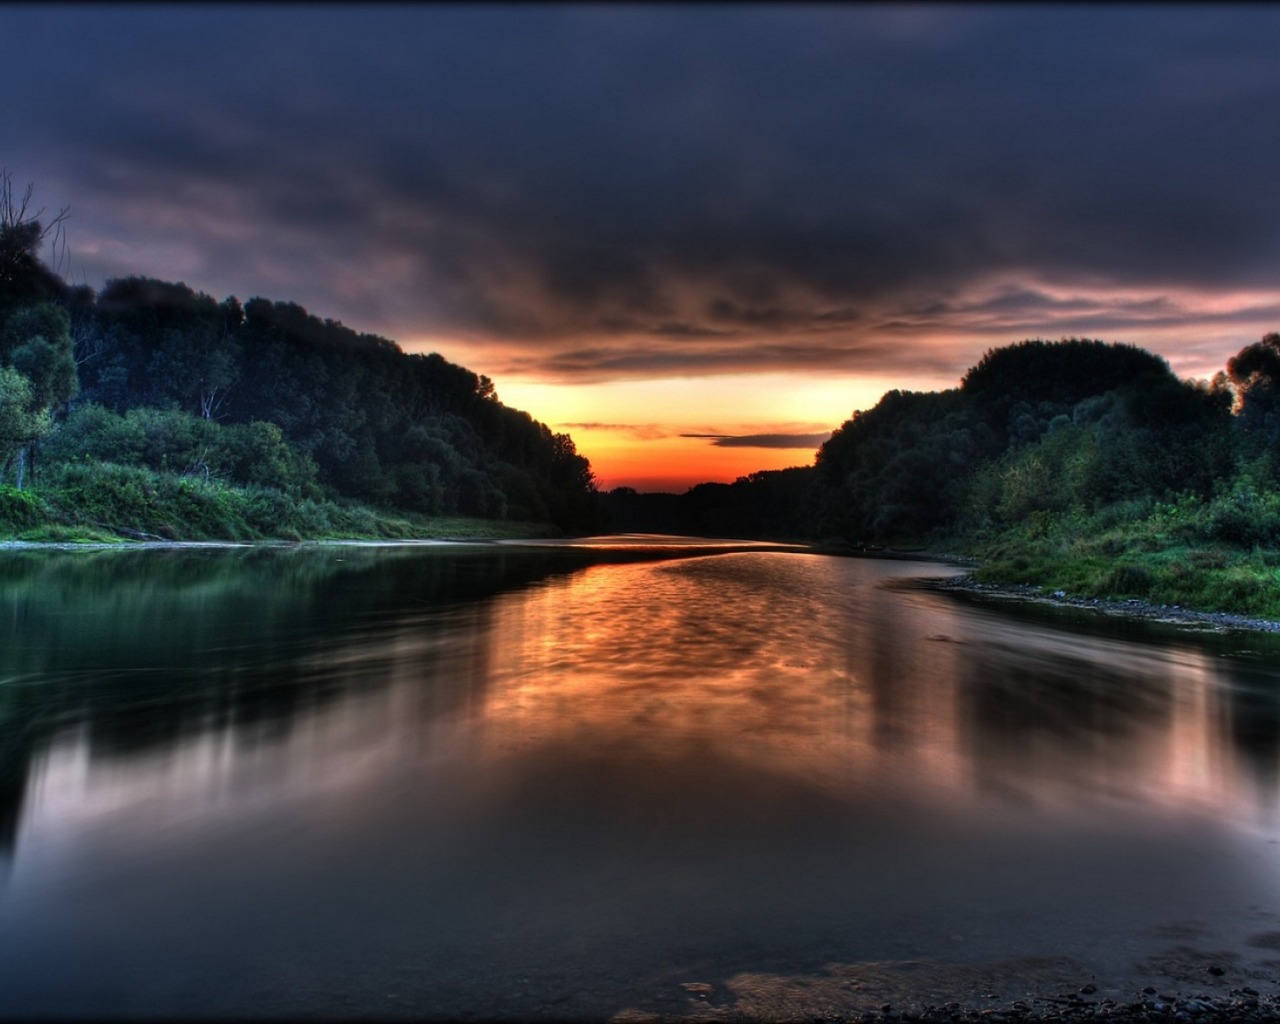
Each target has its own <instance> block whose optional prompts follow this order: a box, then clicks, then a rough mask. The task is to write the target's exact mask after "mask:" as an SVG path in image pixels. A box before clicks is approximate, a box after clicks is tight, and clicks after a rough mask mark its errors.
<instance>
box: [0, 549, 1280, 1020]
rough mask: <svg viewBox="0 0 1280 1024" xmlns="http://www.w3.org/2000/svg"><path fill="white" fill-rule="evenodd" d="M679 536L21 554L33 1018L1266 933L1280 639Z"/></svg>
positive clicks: (17, 920)
mask: <svg viewBox="0 0 1280 1024" xmlns="http://www.w3.org/2000/svg"><path fill="white" fill-rule="evenodd" d="M655 547H656V546H654V545H635V544H614V545H612V546H610V545H604V546H602V547H600V548H597V549H593V550H586V551H584V550H582V549H578V550H570V551H565V550H560V549H554V548H549V549H543V550H522V549H516V548H506V547H499V546H491V547H489V548H485V549H476V550H453V549H438V550H437V549H432V550H423V549H394V548H390V549H380V550H377V551H361V550H359V549H340V548H335V549H327V550H324V549H322V550H309V551H306V550H304V551H254V552H236V553H231V552H203V553H200V552H181V553H173V554H171V555H157V554H156V553H153V552H148V553H144V554H142V555H141V556H140V557H133V556H122V555H120V553H107V554H105V555H104V556H102V557H97V556H92V557H88V558H86V557H84V556H78V557H66V558H62V557H49V556H40V557H33V558H29V559H25V560H20V559H15V560H14V561H12V562H7V563H4V565H3V568H0V615H2V616H3V617H4V621H5V622H7V623H8V625H7V626H6V632H5V635H4V639H5V640H6V643H5V645H4V647H3V649H2V653H0V702H3V703H0V722H2V724H3V727H4V729H5V733H6V737H7V738H9V739H11V740H12V742H6V744H5V747H4V751H5V753H4V775H3V778H4V781H5V788H4V793H3V794H2V796H3V798H4V799H7V800H8V801H9V802H8V804H7V806H8V828H9V837H10V839H9V841H10V843H11V844H12V850H11V856H10V865H9V874H8V877H7V880H6V881H5V883H4V888H3V891H2V892H0V990H2V991H4V992H5V993H6V999H7V1000H8V1002H7V1007H9V1009H7V1010H6V1012H9V1013H14V1014H17V1015H25V1014H27V1013H31V1012H48V1013H55V1014H73V1015H74V1014H84V1013H88V1014H91V1015H93V1016H102V1015H108V1016H109V1015H124V1016H131V1015H140V1014H146V1015H151V1014H158V1013H176V1014H179V1015H183V1016H186V1015H190V1014H191V1013H192V1012H193V1011H194V1010H196V1009H198V1010H199V1011H200V1012H210V1013H243V1012H253V1013H255V1014H258V1015H267V1016H296V1015H298V1014H300V1013H302V1014H312V1013H319V1014H323V1015H328V1016H332V1015H338V1016H342V1015H347V1014H349V1013H361V1014H367V1013H370V1012H376V1013H378V1014H379V1015H385V1014H386V1012H387V1011H388V1010H396V1009H403V1011H404V1012H406V1013H410V1014H415V1015H421V1014H423V1013H425V1012H430V1013H435V1014H438V1015H440V1016H445V1017H456V1016H458V1015H460V1014H461V1013H463V1012H466V1011H470V1012H475V1013H478V1014H480V1015H481V1016H485V1017H494V1016H508V1017H516V1018H522V1019H523V1018H527V1017H528V1016H530V1015H531V1014H532V1013H535V1012H536V1013H539V1014H542V1013H547V1014H553V1015H556V1016H564V1015H568V1016H601V1015H605V1016H607V1015H608V1014H609V1013H612V1012H615V1011H617V1010H618V1009H620V1008H622V1007H624V1006H629V1005H639V1006H650V1007H655V1006H659V1007H660V1002H659V1003H655V1002H654V1000H655V999H657V998H658V996H656V995H655V993H656V992H661V991H667V990H668V989H670V988H671V986H672V985H673V980H672V979H675V978H678V979H679V980H694V978H693V976H692V975H691V974H689V973H688V972H691V971H694V970H698V971H702V972H703V973H704V974H705V973H706V972H712V973H715V972H719V973H720V975H728V974H729V973H730V972H733V971H782V970H785V971H794V970H799V969H808V970H812V969H816V967H817V966H819V965H821V964H822V963H825V962H828V961H841V962H846V961H850V960H858V959H864V960H865V959H885V958H889V957H895V956H918V957H928V958H939V957H944V956H945V957H949V958H951V959H955V958H957V957H959V958H961V959H966V958H967V959H970V960H981V959H984V958H994V957H1001V956H1007V955H1009V954H1010V952H1011V951H1016V952H1018V953H1027V952H1041V953H1044V954H1046V955H1049V954H1054V955H1056V954H1062V955H1068V956H1074V957H1078V958H1080V959H1081V960H1082V961H1085V962H1087V963H1089V964H1090V965H1091V967H1092V968H1096V969H1097V970H1099V971H1104V970H1107V969H1116V970H1124V969H1127V967H1128V966H1129V965H1130V964H1131V963H1132V961H1133V960H1134V958H1135V957H1137V956H1138V955H1139V953H1149V952H1151V951H1152V950H1154V949H1155V948H1156V946H1158V944H1159V943H1158V941H1157V939H1158V936H1159V934H1163V933H1160V932H1159V929H1160V928H1166V929H1167V928H1168V927H1169V922H1170V920H1174V921H1181V922H1185V921H1187V920H1193V919H1194V920H1196V921H1199V922H1202V924H1203V928H1204V929H1205V938H1204V941H1206V942H1208V941H1210V939H1212V941H1217V942H1239V941H1241V939H1242V936H1243V935H1244V934H1246V933H1248V932H1249V931H1250V929H1252V931H1253V932H1261V931H1265V930H1266V929H1267V928H1268V927H1274V925H1268V923H1267V922H1268V921H1269V920H1270V918H1268V917H1267V915H1268V914H1271V913H1272V910H1271V909H1270V908H1275V909H1277V910H1280V906H1277V904H1276V895H1277V894H1276V889H1275V885H1274V880H1273V876H1274V856H1273V854H1272V852H1271V851H1272V850H1273V849H1274V847H1272V846H1271V845H1270V841H1271V840H1272V839H1273V838H1274V835H1273V826H1274V820H1275V809H1276V786H1277V757H1278V752H1280V706H1278V699H1277V696H1276V695H1277V693H1278V692H1280V690H1278V689H1277V687H1276V683H1277V672H1276V670H1275V669H1274V668H1273V667H1272V665H1273V662H1272V661H1271V660H1270V659H1269V657H1268V655H1267V652H1266V651H1263V652H1262V653H1261V654H1254V655H1250V656H1238V655H1230V656H1228V648H1227V647H1224V646H1222V645H1221V643H1230V641H1229V640H1228V641H1222V642H1221V643H1220V642H1219V641H1215V640H1213V639H1206V640H1204V641H1193V640H1192V639H1188V638H1182V639H1180V640H1178V641H1177V642H1172V643H1171V642H1155V640H1154V639H1153V637H1152V636H1151V635H1150V634H1147V633H1143V632H1142V631H1141V630H1139V631H1138V632H1137V633H1136V634H1135V635H1133V636H1130V637H1124V636H1122V635H1118V634H1117V632H1116V630H1115V629H1114V628H1112V627H1107V628H1102V629H1099V630H1095V631H1094V634H1093V635H1089V634H1088V633H1086V632H1082V631H1081V630H1080V629H1072V630H1066V629H1063V628H1060V627H1059V626H1057V625H1055V624H1053V623H1047V622H1036V621H1019V620H1015V619H1011V618H1009V617H1007V616H1003V615H999V614H995V613H992V612H990V611H987V610H984V609H982V608H979V607H972V606H967V605H964V604H960V603H955V602H952V601H950V600H948V599H947V598H946V597H945V596H943V595H940V594H936V593H931V592H928V591H924V590H919V589H912V588H910V587H904V586H902V585H900V584H901V583H902V582H903V581H906V580H909V579H910V578H911V577H913V576H918V575H921V574H929V573H932V574H937V573H941V572H945V571H947V570H945V569H942V568H941V567H937V566H932V567H930V566H921V565H912V564H909V563H876V562H870V561H862V560H847V559H836V558H829V557H822V556H814V555H807V554H797V553H779V552H771V551H725V552H722V553H717V554H714V555H706V554H705V553H699V554H698V555H697V556H695V557H669V555H670V552H669V551H666V552H663V551H656V552H655V550H654V549H655ZM642 549H643V550H642ZM1252 643H1253V646H1254V647H1255V648H1258V647H1260V646H1262V645H1264V644H1265V643H1266V641H1263V640H1258V641H1256V642H1252ZM1215 644H1218V646H1215ZM1083 893H1087V894H1089V898H1088V899H1086V900H1082V899H1081V894H1083ZM1046 922H1052V926H1051V927H1050V926H1047V925H1046ZM1180 927H1182V925H1180ZM1197 927H1200V926H1199V925H1198V926H1197ZM1242 955H1254V956H1255V957H1256V956H1257V955H1261V954H1257V953H1256V952H1255V954H1242ZM1241 964H1242V969H1244V967H1245V966H1247V964H1246V963H1245V961H1243V960H1242V961H1241ZM55 965H56V966H55ZM1259 969H1261V968H1259ZM388 993H391V995H390V996H389V995H388Z"/></svg>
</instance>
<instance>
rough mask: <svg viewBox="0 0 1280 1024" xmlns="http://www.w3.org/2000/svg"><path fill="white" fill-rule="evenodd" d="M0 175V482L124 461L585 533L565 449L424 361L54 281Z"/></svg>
mask: <svg viewBox="0 0 1280 1024" xmlns="http://www.w3.org/2000/svg"><path fill="white" fill-rule="evenodd" d="M0 184H3V185H4V193H3V195H0V484H6V483H7V484H16V485H17V486H18V487H22V486H23V485H24V483H25V484H29V483H30V482H32V480H33V479H34V480H35V481H36V482H39V481H40V479H41V477H42V476H52V475H56V474H58V473H60V472H63V473H65V471H66V469H67V467H81V468H82V467H83V466H84V465H85V464H91V465H106V464H110V465H114V466H128V467H140V468H144V469H146V470H150V471H165V472H169V473H177V474H184V475H188V476H193V477H198V478H204V479H208V480H220V481H224V482H226V483H228V484H232V485H237V486H240V485H243V486H256V487H269V488H276V489H279V490H280V491H282V492H284V493H285V494H288V495H290V496H293V497H296V498H299V499H303V498H311V499H319V498H350V499H355V500H358V501H360V502H364V503H368V504H371V505H375V506H384V507H389V508H400V509H406V510H410V511H414V512H419V513H424V514H427V515H437V516H438V515H462V516H474V517H483V518H491V519H511V520H521V521H527V522H538V523H550V524H554V525H555V526H557V527H559V528H560V529H561V530H564V531H568V532H590V531H592V530H595V529H598V528H599V527H600V526H601V523H602V519H601V510H600V506H599V503H598V497H597V494H596V489H595V486H594V483H593V478H592V474H591V468H590V465H589V463H588V461H587V459H586V458H584V457H583V456H581V455H579V454H578V452H577V451H576V449H575V447H574V443H573V440H572V439H571V438H570V437H569V436H568V435H566V434H557V433H553V432H552V431H551V430H549V429H548V428H547V427H546V426H545V425H544V424H542V423H539V422H537V421H535V420H534V419H532V418H531V417H530V416H529V415H528V414H526V413H524V412H520V411H518V410H516V409H512V408H509V407H507V406H505V405H503V404H502V402H500V401H499V400H498V397H497V395H496V393H495V391H494V387H493V384H492V383H491V382H490V381H489V380H488V378H486V377H484V376H480V375H477V374H475V373H473V372H471V371H470V370H467V369H464V368H463V367H461V366H457V365H455V364H453V363H450V362H448V361H447V360H445V359H444V358H442V357H441V356H439V355H435V354H431V355H418V354H408V353H406V352H404V351H402V350H401V349H400V348H399V347H398V346H397V345H396V344H395V343H393V342H391V341H389V340H387V339H385V338H380V337H376V336H374V335H370V334H362V333H358V332H356V331H354V330H352V329H350V328H348V327H345V326H343V325H342V324H341V323H338V322H335V321H333V320H322V319H320V318H318V317H315V316H313V315H311V314H309V313H308V312H307V311H306V310H305V309H303V308H302V307H300V306H297V305H295V304H293V303H289V302H272V301H269V300H267V299H263V298H254V299H251V300H250V301H248V302H247V303H245V304H244V305H243V306H242V305H241V303H240V302H239V301H237V299H235V298H234V297H232V298H227V299H224V300H222V301H218V300H216V299H214V298H212V297H210V296H208V295H205V294H202V293H199V292H196V291H193V290H192V289H191V288H189V287H187V286H186V285H185V284H174V283H169V282H165V281H157V280H151V279H146V278H138V277H130V278H125V279H120V280H113V281H109V282H108V283H107V285H106V286H105V287H104V288H103V289H102V291H101V292H99V293H96V294H95V293H94V292H93V291H92V290H91V289H89V288H85V287H79V288H74V287H69V286H68V285H67V284H66V283H65V282H64V281H63V280H62V279H61V278H60V277H59V276H58V275H57V274H55V273H53V271H52V270H50V269H49V268H48V267H47V266H46V265H45V264H43V263H42V262H41V261H40V260H39V259H38V257H37V250H38V249H39V247H40V244H41V241H42V240H43V239H44V236H45V235H46V234H47V233H48V232H47V229H45V228H42V227H41V225H40V223H39V221H38V220H36V219H35V218H34V217H31V216H28V215H27V213H26V209H25V204H24V203H17V202H15V200H14V196H13V193H12V190H11V188H10V183H9V180H8V178H7V177H5V178H4V180H3V182H0Z"/></svg>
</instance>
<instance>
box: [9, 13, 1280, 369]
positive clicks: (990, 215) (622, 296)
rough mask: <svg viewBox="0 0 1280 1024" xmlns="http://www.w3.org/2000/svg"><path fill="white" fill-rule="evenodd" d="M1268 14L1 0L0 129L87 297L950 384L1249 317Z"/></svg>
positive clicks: (1266, 249) (1271, 27)
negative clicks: (141, 283)
mask: <svg viewBox="0 0 1280 1024" xmlns="http://www.w3.org/2000/svg"><path fill="white" fill-rule="evenodd" d="M1278 35H1280V9H1277V8H1269V7H1266V6H1261V7H1254V8H1245V7H1227V8H1211V7H1207V6H1206V7H1197V6H1192V7H1186V8H1179V7H1172V8H1168V9H1164V8H1158V7H1155V8H1153V7H1141V6H1139V7H1120V8H1115V9H1112V8H1102V7H1094V6H1085V7H1083V9H1080V10H1076V9H1068V8H1065V7H1063V8H1058V7H1053V6H1047V7H1039V6H1034V5H1033V6H1014V7H1009V8H1000V7H995V8H974V7H955V8H948V7H912V8H908V9H907V10H905V11H897V10H893V9H889V8H883V7H878V6H868V7H860V6H856V5H855V6H852V7H848V8H845V7H840V6H834V7H826V6H817V7H800V8H778V7H773V6H771V5H762V6H757V5H744V6H740V7H739V6H734V5H729V6H725V7H718V6H710V7H707V6H695V7H690V8H682V7H679V6H675V7H671V6H665V5H660V6H656V7H652V8H646V7H622V8H609V7H600V8H597V7H593V6H581V7H579V6H576V5H568V6H546V7H543V6H537V5H535V6H531V7H529V8H508V7H502V8H492V7H485V6H480V7H478V8H474V9H473V8H462V7H454V6H440V7H436V6H432V5H426V6H421V7H418V6H414V5H409V6H406V7H394V6H392V7H375V8H372V9H369V8H360V9H359V10H357V9H356V8H349V7H345V6H342V5H333V6H329V5H320V6H312V7H305V6H304V7H296V8H289V7H272V6H266V7H262V8H258V7H254V6H237V5H232V6H230V7H227V8H217V7H201V6H196V7H192V8H184V7H166V6H157V7H151V6H147V5H142V6H137V7H117V6H109V7H105V8H92V7H81V6H76V5H72V6H65V7H63V6H59V5H52V6H47V7H37V6H19V7H15V8H13V9H12V10H10V11H7V12H6V36H7V38H9V39H10V40H11V41H13V42H14V45H13V46H12V47H11V48H10V49H11V53H10V54H9V55H8V57H7V59H6V61H5V63H4V65H3V66H0V88H3V89H5V91H6V94H7V95H10V96H16V95H22V96H23V97H24V101H23V102H22V103H12V104H7V105H5V107H4V108H3V109H2V110H0V137H3V138H4V139H5V140H6V156H5V159H6V161H7V166H9V167H10V169H11V170H13V171H15V173H16V175H17V177H18V179H19V180H20V181H23V180H25V179H26V178H28V177H30V178H31V179H33V180H35V181H37V183H38V185H39V190H40V197H41V198H42V199H43V200H44V201H45V202H47V204H48V205H50V206H51V207H55V208H56V207H59V206H61V205H63V204H64V203H65V204H70V205H71V207H72V216H73V220H72V222H71V224H70V225H69V227H70V229H71V231H70V238H69V241H70V244H71V248H72V260H73V267H75V266H77V265H79V266H81V267H83V272H84V274H85V275H86V277H87V278H90V279H92V281H93V283H100V280H101V279H102V278H104V277H107V276H117V275H120V274H125V273H150V274H152V275H154V276H159V277H165V278H171V277H174V276H182V277H183V278H185V279H186V281H187V283H188V284H190V285H192V286H193V287H196V288H198V289H201V290H204V291H207V292H210V293H211V294H215V295H217V296H221V295H224V294H229V293H235V294H237V295H239V296H240V297H241V298H247V297H249V296H251V295H253V294H266V295H267V296H268V297H270V298H278V299H291V300H295V301H298V302H301V303H302V304H303V305H305V306H307V307H308V308H310V309H312V310H313V311H314V312H317V313H318V314H319V315H322V316H331V317H334V318H336V319H341V320H343V321H344V322H346V323H349V324H351V325H353V326H356V327H358V328H360V329H363V330H369V331H373V332H376V333H379V334H383V335H386V336H389V337H393V338H401V339H402V338H406V337H417V336H431V337H449V338H455V339H459V340H460V341H463V342H475V343H476V344H477V345H483V346H485V347H484V351H485V352H486V358H488V353H490V352H493V353H495V355H496V357H497V359H496V362H495V363H494V365H492V366H484V367H481V369H483V370H484V372H486V373H507V372H510V373H537V374H539V375H541V376H544V377H554V378H558V379H564V380H582V381H589V380H602V379H611V378H617V377H628V376H630V377H639V376H644V375H664V374H671V373H682V374H704V373H724V372H739V371H741V372H749V371H764V370H775V369H783V368H790V369H795V370H798V371H804V372H815V371H818V372H828V371H829V372H847V373H866V372H881V373H886V374H889V373H893V374H907V373H915V372H926V373H948V374H950V373H955V372H958V371H959V370H961V369H963V367H964V366H965V365H968V364H969V363H971V362H972V359H973V356H974V354H975V352H979V351H980V350H981V349H982V348H984V347H988V346H989V345H990V344H993V343H1005V342H1008V341H1013V340H1017V338H1019V337H1023V336H1031V335H1041V336H1050V337H1053V336H1059V335H1060V334H1064V333H1074V334H1082V333H1087V334H1102V335H1114V334H1116V333H1121V332H1143V331H1147V332H1160V331H1166V330H1174V329H1178V330H1182V331H1184V332H1187V331H1191V330H1193V329H1194V327H1195V325H1197V324H1200V323H1208V324H1211V325H1216V326H1217V327H1218V328H1221V329H1222V330H1224V331H1225V330H1228V329H1231V330H1234V331H1235V332H1236V334H1237V335H1238V334H1246V336H1247V335H1248V333H1253V332H1256V331H1257V329H1258V327H1259V324H1260V322H1262V321H1266V320H1268V319H1269V320H1271V321H1272V322H1274V321H1275V319H1277V315H1276V310H1277V306H1280V295H1278V294H1277V289H1276V285H1275V282H1276V281H1277V280H1280V244H1278V243H1277V241H1276V240H1277V239H1280V200H1277V198H1276V196H1277V193H1276V190H1275V189H1274V183H1273V182H1272V180H1271V178H1272V172H1271V168H1273V167H1274V166H1275V164H1276V163H1277V161H1278V160H1280V136H1277V134H1276V133H1275V132H1273V131H1271V130H1270V125H1271V123H1272V121H1273V111H1274V110H1275V109H1276V108H1277V106H1280V77H1277V76H1276V75H1275V74H1274V40H1275V39H1276V38H1277V36H1278ZM227 53H235V55H236V61H235V65H236V66H235V71H234V73H230V72H229V71H228V68H227V66H226V63H225V60H226V58H225V54H227ZM49 54H56V55H57V59H56V63H57V67H56V71H55V72H54V73H51V71H50V68H49V66H48V62H49V59H50V58H49V56H48V55H49ZM86 97H92V102H86ZM1268 289H1270V290H1271V298H1270V299H1267V298H1266V297H1265V296H1264V297H1262V298H1259V297H1258V294H1259V293H1262V292H1265V291H1266V290H1268ZM1237 292H1238V293H1251V294H1253V295H1254V297H1253V298H1251V299H1250V300H1249V301H1247V302H1246V301H1242V302H1240V303H1238V304H1237V305H1235V306H1232V307H1229V308H1224V307H1223V306H1222V305H1221V304H1220V303H1218V304H1215V303H1214V300H1215V298H1216V297H1220V296H1221V295H1224V294H1229V293H1237ZM1135 295H1136V296H1140V297H1139V298H1136V299H1131V298H1126V296H1135ZM944 335H949V336H951V337H953V338H954V342H953V343H951V344H950V346H949V347H947V346H944V347H943V348H942V349H941V350H938V349H936V348H935V347H934V346H937V345H938V341H937V339H938V338H939V337H940V336H944ZM1134 340H1141V339H1140V338H1135V339H1134Z"/></svg>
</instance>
